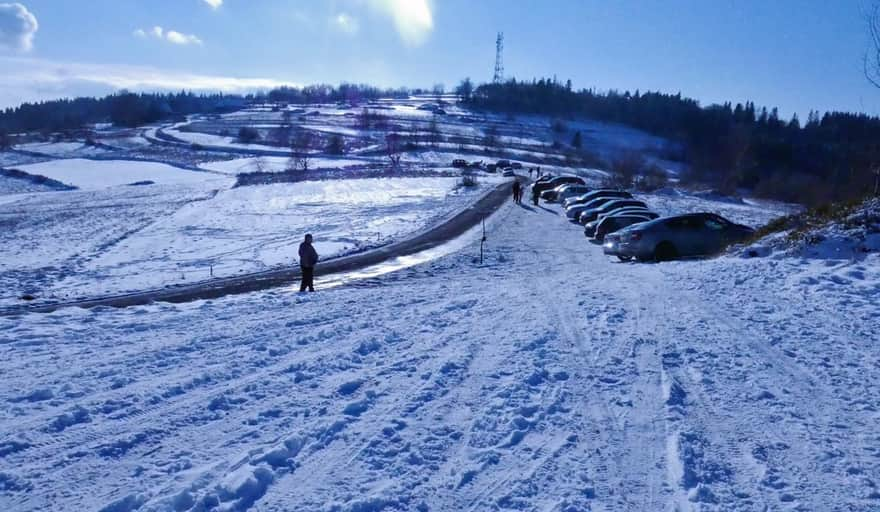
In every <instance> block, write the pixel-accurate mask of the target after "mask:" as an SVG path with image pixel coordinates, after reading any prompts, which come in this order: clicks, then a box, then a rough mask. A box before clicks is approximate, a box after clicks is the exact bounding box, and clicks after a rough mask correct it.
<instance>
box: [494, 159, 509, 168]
mask: <svg viewBox="0 0 880 512" xmlns="http://www.w3.org/2000/svg"><path fill="white" fill-rule="evenodd" d="M495 165H497V166H498V168H499V169H504V168H505V167H510V160H498V161H497V162H495Z"/></svg>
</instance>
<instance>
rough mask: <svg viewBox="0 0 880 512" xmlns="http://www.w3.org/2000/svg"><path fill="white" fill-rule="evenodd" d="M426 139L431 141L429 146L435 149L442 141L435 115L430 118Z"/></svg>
mask: <svg viewBox="0 0 880 512" xmlns="http://www.w3.org/2000/svg"><path fill="white" fill-rule="evenodd" d="M428 138H429V140H430V141H431V145H432V146H434V147H435V148H436V147H437V145H438V144H439V143H440V141H441V140H442V136H441V135H440V127H439V126H438V125H437V114H434V115H433V116H431V122H430V123H429V124H428Z"/></svg>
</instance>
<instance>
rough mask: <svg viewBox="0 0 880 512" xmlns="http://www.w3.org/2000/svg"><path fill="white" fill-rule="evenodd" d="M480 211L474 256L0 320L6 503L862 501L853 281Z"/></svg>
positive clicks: (861, 375)
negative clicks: (615, 256) (677, 257)
mask: <svg viewBox="0 0 880 512" xmlns="http://www.w3.org/2000/svg"><path fill="white" fill-rule="evenodd" d="M688 200H689V201H697V199H688ZM667 201H671V200H669V199H667ZM710 204H711V203H702V204H700V205H698V207H700V208H705V207H706V206H709V205H710ZM743 208H748V207H743ZM751 208H752V210H751V212H752V213H748V212H749V210H747V209H743V210H742V214H743V217H740V218H741V219H742V218H748V217H749V216H751V218H752V219H753V220H754V219H757V218H759V217H761V216H763V215H766V213H764V212H763V210H762V208H761V207H757V206H752V207H751ZM487 230H488V241H487V244H486V247H487V257H486V260H485V262H484V263H483V264H482V265H481V264H479V263H478V260H477V254H478V250H479V241H478V237H479V234H478V233H474V234H471V235H468V236H469V238H468V239H467V240H465V241H464V244H463V249H461V250H460V251H457V252H454V253H452V254H449V255H447V256H443V257H441V258H439V259H436V260H433V261H430V262H428V263H423V264H419V265H416V266H412V267H408V268H406V269H403V270H400V271H398V272H395V273H391V274H386V275H384V276H380V277H372V278H368V279H365V280H361V281H357V280H356V281H354V283H355V284H356V286H343V287H337V288H329V289H328V288H324V289H323V290H322V291H321V292H320V293H317V294H314V295H307V296H302V295H295V294H293V293H291V292H290V291H288V290H283V289H282V290H276V291H272V292H267V293H258V294H250V295H245V296H240V297H232V298H225V299H218V300H214V301H205V302H196V303H192V304H184V305H166V304H158V305H152V306H143V307H136V308H130V309H124V310H107V309H95V310H88V311H83V310H64V311H60V312H57V313H53V314H49V315H28V316H25V317H20V318H3V319H0V337H2V338H3V340H4V341H3V343H0V355H2V361H4V363H2V371H3V374H4V377H5V381H6V382H9V383H15V384H13V385H8V386H4V387H3V388H2V389H0V400H2V401H3V403H6V404H8V405H7V407H6V408H5V409H4V412H3V415H2V417H0V431H2V432H4V433H5V435H4V437H3V439H2V441H0V442H2V444H0V446H2V447H3V448H2V452H0V453H2V458H0V475H2V482H3V488H4V489H5V490H4V491H3V493H2V494H0V504H2V505H3V506H4V508H5V509H7V510H22V511H24V510H44V509H46V508H56V509H68V510H74V509H76V510H98V509H103V510H126V511H128V510H142V511H152V510H246V509H253V510H345V511H356V510H496V509H498V510H535V509H541V510H544V509H546V510H567V511H576V510H582V511H585V510H624V511H626V510H632V511H644V510H670V509H677V510H784V509H802V510H831V509H835V508H838V507H843V508H846V509H850V510H871V509H872V508H873V507H874V506H876V505H877V503H878V500H880V490H878V489H877V487H876V484H875V481H876V478H874V475H877V474H878V471H880V459H878V457H877V450H876V449H875V447H876V445H877V443H878V441H880V439H878V438H877V431H876V428H875V427H876V422H877V411H878V407H880V399H878V397H880V393H878V392H877V391H878V390H877V389H876V383H877V382H880V373H878V369H880V350H878V346H877V344H876V342H875V333H876V332H878V330H880V325H878V318H880V314H878V313H880V311H878V305H877V302H876V300H872V298H871V296H870V295H864V294H862V293H860V291H859V290H858V289H854V288H852V287H849V286H836V287H825V288H821V289H817V288H816V287H814V286H813V285H811V284H810V283H809V282H808V281H800V280H799V279H798V276H803V275H805V271H807V270H811V269H814V268H817V267H816V265H818V266H821V264H818V263H817V264H807V265H806V266H804V265H801V264H797V263H795V262H790V261H775V260H768V259H764V258H753V259H742V258H738V257H735V256H731V257H722V258H719V259H712V260H701V261H685V262H674V263H669V264H653V265H652V264H623V263H618V262H616V261H612V260H611V259H609V258H607V257H604V256H603V255H602V254H601V251H600V250H599V249H598V248H597V247H595V246H593V245H592V244H590V243H588V242H587V241H586V240H585V239H584V237H583V235H582V233H581V232H580V230H579V229H577V228H576V227H574V226H572V225H571V224H570V223H568V222H566V221H564V220H563V219H562V218H561V217H560V216H559V215H558V214H557V213H556V211H554V210H553V209H545V208H532V207H519V206H514V205H512V204H511V205H508V206H506V207H504V208H503V209H502V210H501V211H500V212H499V213H498V214H497V215H495V216H493V217H492V218H491V219H490V222H489V223H488V224H487ZM871 257H872V258H875V257H876V255H874V256H871ZM865 266H866V268H865V269H864V270H863V272H865V273H866V274H871V275H874V276H875V277H876V274H877V269H878V266H877V265H876V261H874V260H872V261H871V263H870V264H868V263H866V264H865ZM325 283H326V281H322V280H320V279H319V282H318V288H319V290H321V289H322V287H323V286H324V284H325ZM875 297H876V295H875ZM60 489H64V491H65V492H63V493H59V492H58V491H59V490H60ZM102 507H106V508H102Z"/></svg>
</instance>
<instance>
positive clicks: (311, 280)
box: [299, 234, 318, 292]
mask: <svg viewBox="0 0 880 512" xmlns="http://www.w3.org/2000/svg"><path fill="white" fill-rule="evenodd" d="M317 263H318V251H316V250H315V248H314V247H313V246H312V235H311V234H307V235H306V238H305V240H304V241H303V243H301V244H299V268H300V270H302V281H301V283H300V285H299V291H300V292H304V291H306V288H308V289H309V291H310V292H313V291H315V264H317Z"/></svg>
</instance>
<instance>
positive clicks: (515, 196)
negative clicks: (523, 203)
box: [513, 180, 522, 204]
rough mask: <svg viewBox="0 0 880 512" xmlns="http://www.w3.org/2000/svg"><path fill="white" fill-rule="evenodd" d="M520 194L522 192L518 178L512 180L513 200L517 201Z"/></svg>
mask: <svg viewBox="0 0 880 512" xmlns="http://www.w3.org/2000/svg"><path fill="white" fill-rule="evenodd" d="M520 194H522V185H520V184H519V180H516V181H514V182H513V202H514V203H517V204H518V203H519V198H520Z"/></svg>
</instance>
